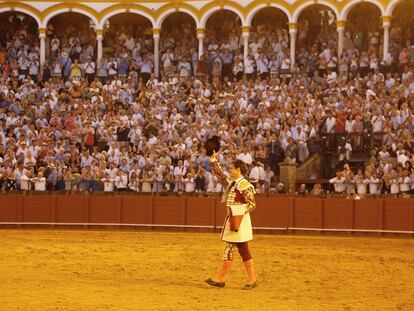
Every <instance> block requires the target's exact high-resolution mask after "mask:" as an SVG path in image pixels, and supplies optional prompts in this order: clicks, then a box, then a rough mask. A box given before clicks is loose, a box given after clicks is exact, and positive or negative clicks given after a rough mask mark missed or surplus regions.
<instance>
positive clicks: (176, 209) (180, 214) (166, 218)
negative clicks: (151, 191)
mask: <svg viewBox="0 0 414 311" xmlns="http://www.w3.org/2000/svg"><path fill="white" fill-rule="evenodd" d="M185 201H186V198H185V197H176V196H155V197H154V224H160V225H184V224H185V207H186V206H185Z"/></svg>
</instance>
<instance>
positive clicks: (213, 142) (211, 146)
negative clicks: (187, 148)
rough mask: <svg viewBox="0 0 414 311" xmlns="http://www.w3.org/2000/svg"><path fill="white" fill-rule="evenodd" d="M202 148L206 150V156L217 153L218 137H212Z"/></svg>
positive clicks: (218, 147) (218, 146)
mask: <svg viewBox="0 0 414 311" xmlns="http://www.w3.org/2000/svg"><path fill="white" fill-rule="evenodd" d="M204 147H205V148H206V155H208V156H211V155H213V153H214V151H215V152H218V151H219V149H220V138H219V137H218V136H213V137H211V138H209V139H207V140H206V143H205V145H204Z"/></svg>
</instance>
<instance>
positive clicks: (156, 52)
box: [152, 28, 160, 78]
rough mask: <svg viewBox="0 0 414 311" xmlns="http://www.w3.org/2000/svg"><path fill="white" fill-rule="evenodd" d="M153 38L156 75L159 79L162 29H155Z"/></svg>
mask: <svg viewBox="0 0 414 311" xmlns="http://www.w3.org/2000/svg"><path fill="white" fill-rule="evenodd" d="M152 36H153V38H154V74H155V76H156V77H157V78H158V77H159V75H160V29H159V28H153V29H152Z"/></svg>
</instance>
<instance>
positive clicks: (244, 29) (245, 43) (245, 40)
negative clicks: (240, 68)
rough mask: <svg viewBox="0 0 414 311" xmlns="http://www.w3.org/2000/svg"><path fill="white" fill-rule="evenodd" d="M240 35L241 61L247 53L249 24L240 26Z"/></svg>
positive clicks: (245, 57)
mask: <svg viewBox="0 0 414 311" xmlns="http://www.w3.org/2000/svg"><path fill="white" fill-rule="evenodd" d="M242 37H243V63H244V61H245V60H246V59H247V54H249V37H250V26H242Z"/></svg>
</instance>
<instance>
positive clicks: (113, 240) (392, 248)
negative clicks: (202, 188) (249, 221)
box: [0, 230, 414, 311]
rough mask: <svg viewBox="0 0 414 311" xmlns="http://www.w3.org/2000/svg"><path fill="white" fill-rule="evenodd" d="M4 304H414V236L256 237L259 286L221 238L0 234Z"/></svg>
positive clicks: (234, 309) (0, 303)
mask: <svg viewBox="0 0 414 311" xmlns="http://www.w3.org/2000/svg"><path fill="white" fill-rule="evenodd" d="M0 245H1V249H0V310H5V311H9V310H36V311H37V310H39V311H43V310H139V311H141V310H144V311H145V310H203V311H204V310H205V311H209V310H231V311H239V310H266V311H268V310H269V311H273V310H370V311H371V310H414V239H396V238H376V237H374V238H372V237H370V238H368V237H349V238H348V237H346V238H344V237H332V236H310V237H309V236H306V237H305V236H283V235H256V236H255V240H254V241H253V243H252V244H251V250H252V253H253V256H254V257H255V262H256V273H257V276H258V280H259V287H257V288H256V289H254V290H252V291H250V292H246V291H242V290H241V289H240V288H241V287H242V286H243V284H244V282H245V275H244V270H243V265H242V263H241V262H240V261H239V260H236V261H235V262H234V266H233V270H232V273H231V275H230V278H229V280H228V281H227V283H226V287H225V288H222V289H218V288H212V287H209V286H208V285H206V284H205V283H204V279H206V278H207V277H210V276H213V275H214V274H215V273H216V271H217V269H218V267H219V265H220V260H221V253H222V248H223V244H222V243H221V242H220V240H219V234H212V233H173V232H163V233H159V232H150V231H145V232H139V231H86V230H85V231H75V230H68V231H63V230H0Z"/></svg>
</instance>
